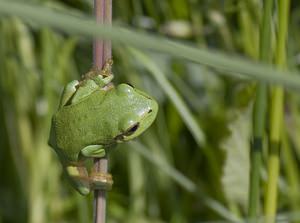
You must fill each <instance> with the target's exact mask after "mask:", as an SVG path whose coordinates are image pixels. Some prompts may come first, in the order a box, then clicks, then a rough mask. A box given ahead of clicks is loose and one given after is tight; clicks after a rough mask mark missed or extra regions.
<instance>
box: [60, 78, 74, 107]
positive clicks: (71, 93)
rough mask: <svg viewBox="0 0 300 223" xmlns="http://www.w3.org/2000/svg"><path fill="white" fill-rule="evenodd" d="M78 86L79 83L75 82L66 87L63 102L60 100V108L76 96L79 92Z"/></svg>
mask: <svg viewBox="0 0 300 223" xmlns="http://www.w3.org/2000/svg"><path fill="white" fill-rule="evenodd" d="M78 84H79V81H78V80H74V81H71V82H70V83H68V84H67V85H66V86H65V88H64V91H63V93H62V97H61V100H60V104H59V107H60V108H61V107H62V106H64V105H66V104H68V103H69V102H70V100H71V98H72V97H73V96H74V94H75V92H76V91H77V86H78Z"/></svg>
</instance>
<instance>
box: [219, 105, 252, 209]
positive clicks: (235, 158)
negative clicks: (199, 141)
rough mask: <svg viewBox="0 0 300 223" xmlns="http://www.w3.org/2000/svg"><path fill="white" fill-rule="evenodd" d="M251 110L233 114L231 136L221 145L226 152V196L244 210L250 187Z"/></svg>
mask: <svg viewBox="0 0 300 223" xmlns="http://www.w3.org/2000/svg"><path fill="white" fill-rule="evenodd" d="M250 108H252V106H250ZM250 108H249V107H248V108H247V109H246V110H242V111H234V112H233V114H234V121H233V122H232V123H230V125H229V130H230V132H231V134H230V135H229V137H228V138H226V139H225V140H224V141H223V142H222V144H221V148H223V149H224V150H225V151H226V160H225V164H224V166H223V176H222V184H223V188H224V192H225V196H226V197H227V199H228V200H229V201H230V202H235V203H238V204H240V205H242V206H243V207H244V208H247V199H248V187H249V174H248V173H249V169H250V163H249V150H250V148H249V138H250V134H251V121H250V120H251V112H250V111H251V109H250Z"/></svg>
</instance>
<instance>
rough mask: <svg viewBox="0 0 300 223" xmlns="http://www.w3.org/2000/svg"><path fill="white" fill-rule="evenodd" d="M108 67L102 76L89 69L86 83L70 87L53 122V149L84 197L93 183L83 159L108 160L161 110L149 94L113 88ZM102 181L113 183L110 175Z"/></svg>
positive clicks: (104, 176)
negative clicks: (114, 149) (110, 151)
mask: <svg viewBox="0 0 300 223" xmlns="http://www.w3.org/2000/svg"><path fill="white" fill-rule="evenodd" d="M110 66H111V63H107V64H106V65H105V67H104V68H103V70H102V71H101V72H100V73H99V72H98V71H91V72H89V73H87V74H86V75H85V76H84V78H83V80H82V81H77V80H75V81H72V82H70V83H69V84H68V85H66V87H65V89H64V91H63V94H62V97H61V102H60V105H59V109H58V111H57V112H56V113H55V114H54V115H53V118H52V125H51V131H50V138H49V145H50V146H51V147H53V149H54V150H55V152H56V153H57V155H58V157H59V158H60V160H61V162H62V165H63V169H64V172H65V173H66V175H67V177H68V179H69V180H70V182H71V184H72V186H73V187H74V188H75V189H76V190H77V191H78V192H79V193H81V194H83V195H86V194H88V193H89V192H90V190H91V189H92V187H93V185H94V182H93V179H94V178H93V177H91V176H92V173H91V174H89V171H88V169H87V167H86V165H85V162H84V161H85V160H86V159H88V158H101V157H104V156H105V153H106V151H107V150H108V149H109V148H111V147H112V146H114V145H116V144H118V143H122V142H125V141H128V140H131V139H134V138H136V137H137V136H139V135H140V134H141V133H143V132H144V131H145V130H146V129H147V128H148V127H149V126H150V125H151V124H152V122H153V121H154V119H155V117H156V114H157V111H158V105H157V103H156V101H155V100H154V99H153V98H152V97H150V96H149V95H147V94H146V93H144V92H142V91H140V90H138V89H136V88H134V87H132V86H131V85H128V84H120V85H118V86H116V87H114V86H113V85H112V84H111V80H112V78H113V76H112V74H111V73H110V69H111V68H110ZM98 177H99V176H98ZM100 181H101V182H100V183H101V184H103V185H100V186H103V187H110V186H111V184H112V181H111V177H110V175H109V174H108V175H105V174H104V175H103V177H102V180H100ZM98 186H99V185H98Z"/></svg>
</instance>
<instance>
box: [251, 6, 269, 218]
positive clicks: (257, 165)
mask: <svg viewBox="0 0 300 223" xmlns="http://www.w3.org/2000/svg"><path fill="white" fill-rule="evenodd" d="M263 7H264V11H263V20H262V24H261V26H260V46H259V49H260V52H259V59H260V60H261V61H264V62H267V63H269V62H270V60H271V53H270V52H271V27H272V9H273V0H265V1H264V5H263ZM266 109H267V86H266V84H265V83H260V84H258V86H257V93H256V98H255V104H254V111H253V142H252V143H251V173H250V188H249V198H248V203H249V204H248V217H249V218H251V219H255V218H257V216H258V204H259V198H260V197H259V195H260V191H259V188H260V170H261V162H262V161H261V159H262V158H261V157H262V147H263V137H264V134H265V125H266Z"/></svg>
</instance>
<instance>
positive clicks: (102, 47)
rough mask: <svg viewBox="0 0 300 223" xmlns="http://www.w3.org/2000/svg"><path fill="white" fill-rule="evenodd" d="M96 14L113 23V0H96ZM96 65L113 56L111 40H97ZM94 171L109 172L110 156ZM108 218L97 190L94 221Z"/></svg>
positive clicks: (99, 66) (103, 196)
mask: <svg viewBox="0 0 300 223" xmlns="http://www.w3.org/2000/svg"><path fill="white" fill-rule="evenodd" d="M94 14H95V17H96V21H97V23H101V24H102V23H106V24H111V21H112V0H94ZM93 51H94V52H93V53H94V55H93V62H94V67H95V68H97V69H102V68H103V65H104V63H105V61H107V60H108V59H110V58H111V42H110V41H102V40H99V39H97V40H95V41H94V46H93ZM94 162H95V163H94V171H96V172H101V173H107V171H108V158H107V157H104V158H101V159H95V161H94ZM105 220H106V191H105V190H95V192H94V223H105Z"/></svg>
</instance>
